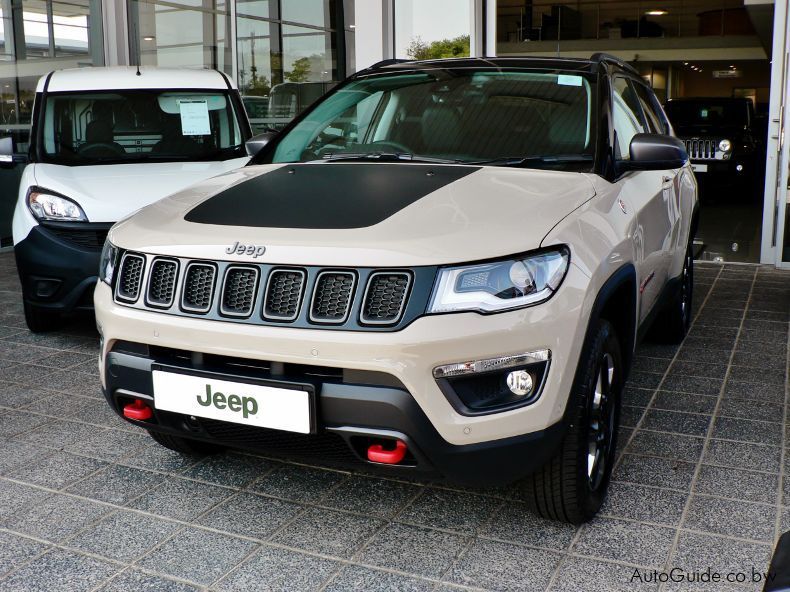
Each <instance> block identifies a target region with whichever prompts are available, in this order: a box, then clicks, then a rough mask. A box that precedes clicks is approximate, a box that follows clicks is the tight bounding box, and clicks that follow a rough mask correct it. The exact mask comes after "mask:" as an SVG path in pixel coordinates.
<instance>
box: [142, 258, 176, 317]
mask: <svg viewBox="0 0 790 592" xmlns="http://www.w3.org/2000/svg"><path fill="white" fill-rule="evenodd" d="M177 279H178V262H177V261H174V260H173V259H154V262H153V263H151V273H150V275H149V277H148V291H147V293H146V299H147V302H148V304H150V305H151V306H162V307H164V308H167V307H169V306H170V305H171V304H173V298H174V297H175V293H176V280H177Z"/></svg>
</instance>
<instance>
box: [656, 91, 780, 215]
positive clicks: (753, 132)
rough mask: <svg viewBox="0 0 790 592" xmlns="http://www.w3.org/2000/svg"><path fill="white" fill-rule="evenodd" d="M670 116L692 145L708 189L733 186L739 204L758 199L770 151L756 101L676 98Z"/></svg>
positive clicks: (668, 108)
mask: <svg viewBox="0 0 790 592" xmlns="http://www.w3.org/2000/svg"><path fill="white" fill-rule="evenodd" d="M666 113H667V115H668V116H669V120H670V121H671V123H672V127H673V128H674V129H675V134H676V135H677V137H678V138H680V139H682V140H683V142H684V143H685V144H686V151H687V152H688V155H689V158H690V159H691V165H692V168H693V169H694V172H695V173H696V177H697V180H698V181H700V183H701V184H702V185H703V188H705V187H706V186H709V185H714V184H715V186H716V187H717V188H718V187H727V188H729V189H731V190H734V191H735V192H736V194H735V195H732V194H730V196H731V197H733V198H737V199H738V200H739V201H740V200H749V199H752V198H754V196H755V195H757V193H758V192H757V189H758V188H759V187H760V185H761V183H762V178H763V176H762V175H763V172H764V171H763V169H764V168H765V167H764V164H765V162H764V158H765V146H764V142H763V138H762V137H761V134H760V131H759V130H760V126H759V124H758V123H757V119H756V117H755V113H754V106H753V104H752V101H751V100H749V99H745V98H716V97H713V98H711V97H693V98H682V99H672V100H670V101H669V102H668V103H667V105H666ZM705 193H707V192H705ZM728 193H729V192H728Z"/></svg>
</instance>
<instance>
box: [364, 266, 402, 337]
mask: <svg viewBox="0 0 790 592" xmlns="http://www.w3.org/2000/svg"><path fill="white" fill-rule="evenodd" d="M410 284H411V275H410V274H408V273H406V272H385V271H380V272H376V273H374V274H373V275H371V276H370V280H368V287H367V290H366V291H365V299H364V301H363V302H362V314H361V315H360V319H361V320H362V322H363V323H366V324H370V325H391V324H394V323H397V322H398V320H400V317H401V315H402V314H403V309H404V308H405V307H404V306H403V305H404V303H405V302H406V296H407V295H408V293H409V286H410Z"/></svg>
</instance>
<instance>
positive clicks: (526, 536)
mask: <svg viewBox="0 0 790 592" xmlns="http://www.w3.org/2000/svg"><path fill="white" fill-rule="evenodd" d="M575 532H576V527H575V526H573V525H570V524H564V523H562V522H558V521H557V520H545V519H543V518H540V517H539V516H537V515H535V514H534V513H533V512H532V511H530V510H529V509H528V508H527V506H526V505H525V504H522V503H517V502H508V503H506V504H504V505H503V506H502V507H500V509H499V511H497V512H496V513H495V514H494V516H493V517H492V518H491V520H490V521H489V522H488V523H487V524H486V525H485V526H484V527H483V528H482V530H481V531H480V533H479V534H480V535H481V536H484V537H491V538H494V539H500V540H503V541H506V542H510V543H517V544H523V545H531V546H534V547H546V548H548V549H554V550H557V551H562V550H564V549H567V548H568V545H570V543H571V540H572V539H573V535H574V533H575Z"/></svg>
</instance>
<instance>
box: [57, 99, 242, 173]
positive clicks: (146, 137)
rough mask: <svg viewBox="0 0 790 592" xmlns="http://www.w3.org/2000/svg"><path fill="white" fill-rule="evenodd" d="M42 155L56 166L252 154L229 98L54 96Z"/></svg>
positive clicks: (221, 157) (219, 158) (204, 158)
mask: <svg viewBox="0 0 790 592" xmlns="http://www.w3.org/2000/svg"><path fill="white" fill-rule="evenodd" d="M43 125H44V129H43V134H42V144H41V152H42V153H43V157H44V160H45V161H47V162H52V163H56V164H65V165H72V166H73V165H88V164H99V163H133V162H143V161H151V160H156V161H191V160H227V159H229V158H238V157H241V156H244V155H245V149H244V138H243V137H242V132H241V129H240V126H239V122H238V120H237V117H236V110H235V109H234V107H233V102H232V101H231V97H230V95H229V94H228V93H227V92H222V91H189V90H178V91H176V90H126V91H124V90H117V91H112V92H80V93H76V92H68V93H51V94H49V95H47V98H46V105H45V108H44V124H43Z"/></svg>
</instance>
